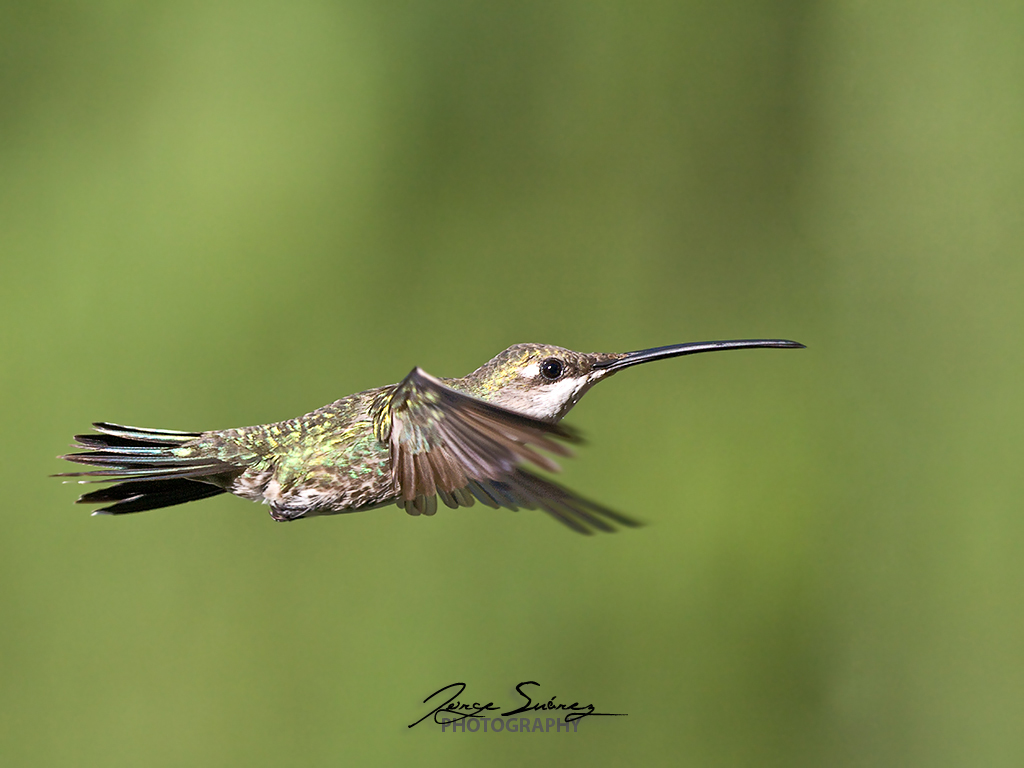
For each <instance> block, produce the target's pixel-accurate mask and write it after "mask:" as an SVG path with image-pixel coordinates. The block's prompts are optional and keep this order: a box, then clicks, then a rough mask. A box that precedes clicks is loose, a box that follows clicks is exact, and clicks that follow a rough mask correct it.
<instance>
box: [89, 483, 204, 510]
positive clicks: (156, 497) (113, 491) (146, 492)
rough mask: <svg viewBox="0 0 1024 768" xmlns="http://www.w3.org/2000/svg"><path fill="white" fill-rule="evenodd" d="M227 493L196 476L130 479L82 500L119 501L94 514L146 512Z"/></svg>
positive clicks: (91, 502) (98, 502) (94, 501)
mask: <svg viewBox="0 0 1024 768" xmlns="http://www.w3.org/2000/svg"><path fill="white" fill-rule="evenodd" d="M220 493H224V489H223V488H218V487H217V486H216V485H210V484H209V483H201V482H197V481H195V480H182V479H180V478H179V479H175V480H129V481H128V482H126V483H118V484H117V485H113V486H111V487H110V488H102V489H100V490H98V491H93V492H92V493H86V494H83V495H82V496H81V497H80V498H79V499H78V502H77V503H79V504H102V503H105V502H108V501H113V502H115V503H114V504H111V505H110V506H109V507H103V508H102V509H97V510H96V511H95V512H93V514H94V515H125V514H128V513H129V512H144V511H146V510H147V509H159V508H160V507H173V506H174V505H175V504H184V503H185V502H186V501H198V500H199V499H207V498H209V497H210V496H216V495H217V494H220Z"/></svg>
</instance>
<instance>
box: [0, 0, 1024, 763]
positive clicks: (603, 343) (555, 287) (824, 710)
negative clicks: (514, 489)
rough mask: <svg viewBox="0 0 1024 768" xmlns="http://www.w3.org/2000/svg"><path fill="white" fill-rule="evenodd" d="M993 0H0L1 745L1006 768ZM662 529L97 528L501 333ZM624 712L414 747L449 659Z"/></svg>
mask: <svg viewBox="0 0 1024 768" xmlns="http://www.w3.org/2000/svg"><path fill="white" fill-rule="evenodd" d="M1022 34H1024V5H1022V4H1020V3H1019V2H1008V1H1006V2H989V3H984V4H971V3H967V2H951V1H948V2H947V1H943V0H932V2H927V3H925V2H916V3H915V2H905V1H904V2H899V1H898V2H835V1H833V2H810V1H809V0H805V1H804V2H800V1H799V0H774V1H771V0H761V1H760V2H755V1H749V2H708V1H705V2H699V1H697V0H691V1H690V2H677V3H665V2H652V3H642V4H633V3H626V2H580V1H576V2H572V1H562V2H552V1H551V0H547V1H546V2H519V3H514V4H513V3H506V4H484V3H469V2H458V1H456V0H445V1H442V2H433V3H411V2H406V3H401V2H341V3H329V2H314V1H312V0H300V1H298V2H292V3H287V4H285V3H279V4H276V3H267V2H247V3H231V2H212V3H211V2H207V3H194V2H173V3H172V2H152V3H147V4H141V5H140V4H130V3H119V2H93V3H82V2H57V1H49V2H48V1H46V0H43V1H42V2H36V3H32V4H29V3H3V4H2V5H0V61H2V66H0V259H2V262H0V270H2V271H0V277H2V279H0V322H2V327H3V332H2V334H0V393H2V397H3V401H2V402H3V408H2V411H0V428H2V434H3V437H4V442H3V448H2V449H0V450H2V452H3V453H2V465H0V466H2V472H3V487H4V489H5V493H6V499H5V503H4V510H5V512H4V515H3V531H4V532H3V536H2V538H0V579H2V583H3V588H2V591H0V627H2V629H0V763H2V764H3V765H10V766H16V765H17V766H22V765H25V766H35V765H40V766H65V765H66V766H84V765H89V766H92V765H98V766H139V765H145V766H177V765H203V766H206V765H209V766H236V765H237V766H264V765H265V766H281V765H309V766H321V765H323V766H329V765H342V764H365V765H373V764H377V765H452V764H456V765H458V764H476V765H481V764H487V765H495V766H502V765H509V766H511V765H522V764H525V763H526V761H534V762H537V763H541V764H543V763H547V764H551V763H553V762H554V761H555V760H557V761H559V764H566V765H571V764H588V765H621V764H624V763H626V762H630V763H632V764H635V765H692V766H752V765H765V766H798V765H799V766H803V765H806V766H821V765H829V766H908V765H922V766H923V765H927V766H980V765H984V766H1019V765H1021V764H1024V728H1022V727H1021V725H1022V721H1024V657H1022V654H1024V596H1022V589H1021V586H1022V578H1024V561H1022V558H1021V555H1020V553H1021V550H1022V545H1024V515H1022V513H1021V499H1022V497H1024V481H1022V474H1021V471H1020V468H1019V461H1020V456H1021V454H1022V449H1024V444H1022V443H1024V439H1022V436H1021V424H1022V416H1024V413H1022V410H1024V408H1022V405H1021V378H1022V374H1024V365H1022V362H1021V350H1020V342H1021V339H1022V334H1021V332H1020V331H1021V327H1022V323H1024V306H1022V303H1021V301H1020V294H1021V285H1022V278H1024V261H1022V258H1021V248H1020V244H1021V242H1022V237H1024V216H1022V211H1024V197H1022V193H1024V88H1022V87H1021V84H1022V82H1024V45H1022V44H1021V40H1022ZM745 337H746V338H749V337H782V338H794V339H797V340H798V341H801V342H804V343H805V344H807V345H808V347H809V349H808V350H806V351H801V352H778V351H749V352H734V353H729V354H723V355H706V356H701V357H696V358H688V359H684V360H673V361H669V362H665V363H660V364H657V365H650V366H645V367H643V368H638V369H634V370H631V371H629V372H628V373H626V374H623V375H621V376H619V377H616V378H615V379H614V381H612V382H610V383H607V384H602V385H601V386H600V387H598V388H597V389H596V390H594V391H593V392H592V393H591V394H590V395H588V396H587V398H586V399H585V401H584V402H583V403H582V404H581V405H580V406H579V407H578V408H577V409H576V410H575V411H574V412H573V413H572V414H571V416H570V418H569V421H570V422H571V423H572V424H573V425H575V426H576V427H578V428H580V429H581V430H583V431H584V433H585V434H586V435H587V436H588V437H589V438H590V441H589V444H588V445H587V446H586V447H584V448H583V449H582V450H581V452H580V456H579V459H578V460H576V461H572V462H570V463H569V465H568V466H567V467H566V471H565V472H564V473H563V478H564V482H566V483H567V484H568V485H569V486H571V487H573V488H576V489H578V490H580V491H582V492H584V493H586V494H588V495H591V496H593V497H595V498H597V499H600V500H602V501H604V502H606V503H608V504H610V505H612V506H614V507H616V508H618V509H621V510H623V511H626V512H629V513H632V514H636V515H638V516H641V517H643V518H644V519H645V520H647V521H648V522H649V523H650V525H649V526H648V527H646V528H643V529H640V530H636V531H627V532H623V533H620V534H617V535H614V536H604V535H602V536H595V537H591V538H584V537H577V536H574V535H573V534H571V533H570V532H568V531H566V530H565V529H563V528H562V527H561V526H559V525H557V524H556V523H554V522H552V521H550V520H549V519H546V518H545V517H544V516H543V515H542V514H540V513H530V512H521V513H519V514H513V513H509V512H501V513H498V512H493V511H491V510H486V509H480V508H479V507H477V508H474V509H472V510H463V511H458V512H453V511H449V510H446V509H445V510H442V511H441V513H440V514H438V515H437V517H436V518H434V519H413V518H410V517H408V516H406V515H405V514H403V513H402V512H401V511H400V510H398V509H396V508H394V507H391V508H388V509H385V510H381V511H376V512H370V513H366V514H360V515H353V516H350V517H345V518H326V519H318V520H313V521H309V522H302V523H296V524H293V525H278V524H275V523H273V522H272V521H271V520H270V518H269V517H268V515H267V514H266V508H261V507H259V506H256V505H253V504H250V503H247V502H244V501H241V500H239V499H235V498H231V497H220V498H217V499H213V500H208V501H205V502H201V503H198V504H195V505H189V506H187V507H179V508H176V509H170V510H164V511H158V512H151V513H146V514H142V515H138V516H133V517H130V518H122V519H110V518H90V517H89V516H88V514H87V512H88V510H87V509H85V508H81V507H74V506H72V501H73V499H74V498H75V496H76V491H77V489H76V488H75V487H71V486H64V485H61V484H60V483H59V482H58V481H56V480H52V479H48V478H47V477H46V476H47V475H48V474H49V473H52V472H58V471H62V470H64V469H67V468H68V467H66V466H63V465H62V463H61V462H58V461H56V460H55V459H54V458H53V457H54V455H55V454H58V453H62V452H64V450H65V449H66V447H67V445H68V443H69V440H70V438H71V436H72V435H73V434H74V433H76V432H82V431H84V430H85V429H86V428H87V426H88V424H89V422H90V421H93V420H100V419H105V420H112V421H119V422H123V423H129V424H138V425H143V426H154V427H164V428H172V429H200V430H201V429H216V428H224V427H233V426H241V425H245V424H254V423H260V422H267V421H274V420H278V419H283V418H288V417H291V416H295V415H298V414H300V413H304V412H306V411H308V410H311V409H313V408H316V407H318V406H320V405H322V404H324V403H326V402H329V401H331V400H334V399H336V398H337V397H340V396H342V395H345V394H348V393H351V392H355V391H358V390H362V389H365V388H368V387H372V386H377V385H381V384H385V383H388V382H393V381H397V380H398V379H400V378H401V377H402V376H404V375H405V374H406V373H407V372H408V371H409V369H410V368H411V367H412V366H414V365H420V366H423V367H424V368H425V369H426V370H428V371H430V372H432V373H434V374H436V375H441V376H458V375H462V374H465V373H467V372H469V371H470V370H472V369H474V368H475V367H477V366H478V365H479V364H481V363H483V362H484V361H485V360H487V359H489V358H490V357H491V356H493V355H494V354H496V353H497V352H498V351H500V350H501V349H503V348H504V347H506V346H508V345H509V344H512V343H516V342H523V341H538V342H547V343H554V344H560V345H563V346H567V347H571V348H574V349H580V350H585V351H597V350H601V351H626V350H632V349H637V348H642V347H647V346H655V345H662V344H668V343H672V342H680V341H687V340H703V339H720V338H745ZM522 680H536V681H538V682H540V683H541V685H542V687H541V689H540V690H541V692H542V695H548V696H550V695H557V696H558V697H559V700H566V699H576V698H579V699H580V700H585V701H593V702H594V703H595V704H597V705H598V706H599V707H600V708H601V709H604V710H605V711H612V712H626V713H628V714H629V717H628V718H607V719H603V720H590V721H586V722H585V723H584V724H583V725H582V726H581V727H580V731H579V732H578V733H577V734H576V735H566V734H565V733H562V734H559V735H555V734H543V735H542V734H529V735H528V734H487V735H483V734H476V735H472V734H468V735H463V734H455V735H452V734H450V733H448V734H441V733H439V732H437V731H436V730H434V729H432V728H431V727H430V726H427V725H422V726H419V727H417V728H415V729H412V730H409V729H407V728H406V727H405V726H406V725H407V724H408V723H410V722H412V721H413V720H415V719H416V718H418V717H420V716H421V715H422V714H424V713H425V712H426V711H427V709H428V708H427V707H424V706H423V705H422V704H420V702H421V701H422V699H423V698H424V697H426V696H427V695H428V694H429V693H431V692H432V691H434V690H436V689H437V688H440V687H441V686H443V685H446V684H448V683H452V682H455V681H465V682H466V683H467V684H468V685H469V690H468V695H467V697H466V698H471V699H473V698H479V699H483V700H495V701H496V702H498V703H499V704H503V705H511V704H513V703H514V702H515V701H516V697H515V695H514V693H513V691H512V688H513V686H514V685H515V684H516V683H518V682H520V681H522Z"/></svg>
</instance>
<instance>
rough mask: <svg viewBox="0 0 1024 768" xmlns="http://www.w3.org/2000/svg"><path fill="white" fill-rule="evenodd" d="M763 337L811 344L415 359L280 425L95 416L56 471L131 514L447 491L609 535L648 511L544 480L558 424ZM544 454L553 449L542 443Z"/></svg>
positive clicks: (428, 503)
mask: <svg viewBox="0 0 1024 768" xmlns="http://www.w3.org/2000/svg"><path fill="white" fill-rule="evenodd" d="M756 347H775V348H785V349H794V348H803V344H799V343H797V342H795V341H785V340H782V339H746V340H734V341H704V342H696V343H686V344H673V345H670V346H665V347H655V348H652V349H643V350H639V351H637V352H626V353H620V354H614V353H611V354H610V353H591V354H586V353H582V352H573V351H572V350H569V349H564V348H562V347H556V346H551V345H546V344H515V345H513V346H511V347H509V348H508V349H506V350H505V351H504V352H501V353H500V354H498V355H497V356H496V357H494V358H493V359H492V360H490V361H489V362H487V363H485V364H484V365H482V366H480V367H479V368H477V369H476V370H475V371H473V372H472V373H471V374H469V375H468V376H463V377H462V378H451V379H449V378H437V377H434V376H432V375H430V374H429V373H427V372H426V371H424V370H423V369H422V368H418V367H417V368H413V369H412V371H411V372H410V373H409V375H408V376H406V377H405V378H404V379H403V380H402V381H401V382H400V383H398V384H391V385H389V386H385V387H378V388H376V389H368V390H366V391H365V392H359V393H357V394H354V395H349V396H348V397H343V398H341V399H340V400H336V401H335V402H333V403H331V404H329V405H325V406H324V407H322V408H318V409H317V410H315V411H312V412H311V413H307V414H306V415H305V416H300V417H298V418H295V419H288V420H287V421H280V422H276V423H274V424H262V425H258V426H254V427H242V428H239V429H225V430H217V431H212V432H178V431H173V430H166V429H146V428H141V427H128V426H122V425H119V424H111V423H108V422H96V423H94V424H93V428H94V430H95V432H96V434H86V435H76V436H75V444H74V445H73V447H74V448H79V449H84V452H81V453H71V454H68V455H65V456H61V457H59V458H62V459H67V460H68V461H72V462H76V463H78V464H86V465H89V466H92V467H96V469H92V470H89V471H84V472H66V473H61V474H60V475H57V477H89V478H90V479H89V480H79V481H78V482H80V483H90V482H91V483H114V485H111V486H108V487H105V488H101V489H100V490H95V491H92V492H90V493H86V494H84V495H82V496H81V497H80V498H79V499H78V503H82V504H94V503H102V504H108V506H105V507H103V508H101V509H98V510H96V511H95V512H93V513H92V514H94V515H121V514H127V513H130V512H142V511H144V510H149V509H157V508H160V507H170V506H174V505H176V504H183V503H185V502H189V501H197V500H199V499H205V498H209V497H210V496H216V495H218V494H221V493H232V494H235V495H236V496H241V497H242V498H245V499H250V500H253V501H261V502H263V503H264V504H267V505H268V506H269V507H270V515H271V517H272V518H273V519H274V520H278V521H289V520H300V519H304V518H308V517H318V516H322V515H336V514H342V513H347V512H360V511H363V510H368V509H376V508H379V507H383V506H386V505H388V504H397V505H398V506H399V507H400V508H402V509H404V510H405V511H406V512H407V513H409V514H410V515H427V516H430V515H433V514H434V513H435V512H436V511H437V500H438V499H440V500H441V501H442V502H443V503H444V504H445V505H446V506H448V507H450V508H452V509H456V508H458V507H471V506H473V504H474V503H475V502H477V501H479V502H480V503H482V504H484V505H486V506H488V507H493V508H494V509H499V508H505V509H510V510H513V511H515V510H518V509H519V508H525V509H541V510H543V511H544V512H547V513H548V514H550V515H551V516H552V517H554V518H555V519H556V520H558V521H560V522H562V523H564V524H565V525H566V526H568V527H569V528H571V529H572V530H574V531H577V532H579V533H584V534H591V533H593V532H594V531H595V530H597V531H606V532H611V531H614V530H616V528H615V525H619V526H625V527H636V526H637V525H639V523H638V521H636V520H634V519H632V518H630V517H628V516H626V515H623V514H621V513H619V512H616V511H614V510H611V509H609V508H607V507H605V506H603V505H602V504H598V503H597V502H594V501H591V500H589V499H586V498H584V497H582V496H579V495H577V494H576V493H574V492H573V491H570V490H569V489H567V488H564V487H562V486H561V485H558V484H557V483H555V482H553V481H551V480H549V479H547V478H545V477H542V476H540V475H538V474H535V472H533V471H531V470H530V469H528V468H527V466H526V465H532V466H533V467H539V468H540V469H544V470H547V471H549V472H557V471H559V466H558V464H557V463H556V462H555V460H554V459H553V458H551V456H549V455H547V454H551V455H553V456H561V457H565V456H571V455H572V451H571V449H570V448H569V447H568V445H566V444H567V443H576V442H579V440H580V438H579V434H578V433H577V432H576V431H575V430H573V429H571V428H570V427H568V426H566V425H564V424H561V423H559V422H560V421H561V419H562V417H563V416H565V414H566V413H568V412H569V409H571V408H572V407H573V406H574V405H575V404H576V403H577V402H579V400H580V398H581V397H583V395H584V394H586V392H587V391H588V390H589V389H590V388H591V387H592V386H594V385H595V384H596V383H597V382H599V381H601V380H603V379H606V378H608V377H609V376H611V375H612V374H615V373H618V372H619V371H621V370H624V369H626V368H630V367H632V366H634V365H639V364H641V363H648V362H651V361H653V360H666V359H668V358H672V357H680V356H682V355H693V354H697V353H701V352H715V351H720V350H729V349H749V348H756ZM542 451H543V453H542Z"/></svg>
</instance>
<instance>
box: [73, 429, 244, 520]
mask: <svg viewBox="0 0 1024 768" xmlns="http://www.w3.org/2000/svg"><path fill="white" fill-rule="evenodd" d="M93 428H94V429H96V431H97V432H99V433H100V434H98V435H76V436H75V446H74V447H76V448H85V449H86V450H87V451H88V452H87V453H70V454H68V455H66V456H61V457H60V458H62V459H67V460H68V461H74V462H76V463H78V464H87V465H91V466H95V467H98V469H94V470H90V471H88V472H62V473H61V474H59V475H56V477H94V478H96V479H94V480H79V482H81V483H90V482H92V483H106V482H112V483H117V484H116V485H112V486H110V487H109V488H101V489H100V490H98V491H92V492H91V493H86V494H83V495H82V496H81V497H80V498H79V499H78V503H79V504H100V503H106V502H114V503H113V504H111V505H110V506H107V507H103V508H102V509H98V510H96V511H95V512H93V514H94V515H101V514H103V515H121V514H125V513H128V512H142V511H143V510H147V509H157V508H159V507H170V506H173V505H175V504H184V503H185V502H186V501H195V500H197V499H205V498H208V497H210V496H216V495H217V494H219V493H224V491H225V490H226V489H225V487H223V486H224V484H225V481H226V480H228V479H230V478H231V477H234V476H235V475H237V474H238V472H239V471H240V470H239V469H238V468H237V467H235V466H234V465H232V464H228V463H227V462H224V461H221V460H220V459H218V458H216V457H212V456H201V455H193V454H192V452H191V451H189V450H188V449H187V448H185V447H184V446H185V444H186V443H188V442H191V441H192V440H195V439H196V438H199V437H201V436H202V434H201V433H199V432H175V431H171V430H166V429H142V428H139V427H125V426H121V425H119V424H108V423H106V422H97V423H96V424H93Z"/></svg>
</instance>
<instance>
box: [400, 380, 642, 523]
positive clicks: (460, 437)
mask: <svg viewBox="0 0 1024 768" xmlns="http://www.w3.org/2000/svg"><path fill="white" fill-rule="evenodd" d="M382 414H387V417H389V420H390V423H389V424H386V423H382V424H381V427H382V428H381V439H387V440H389V442H390V446H391V460H392V472H393V473H394V477H395V482H396V485H397V486H398V489H399V494H400V495H399V501H398V504H399V506H401V507H403V508H404V509H405V510H406V512H408V513H409V514H413V515H419V514H426V515H432V514H434V512H436V511H437V496H440V497H441V500H442V501H443V502H444V503H445V504H446V505H448V506H449V507H451V508H453V509H454V508H456V507H459V506H465V507H469V506H472V505H473V503H474V500H479V501H480V502H482V503H483V504H486V505H487V506H490V507H493V508H495V509H497V508H499V507H504V508H506V509H512V510H515V509H518V508H519V507H525V508H527V509H538V508H539V509H543V510H544V511H545V512H547V513H549V514H550V515H552V516H554V517H555V518H556V519H558V520H560V521H561V522H563V523H565V524H566V525H567V526H569V527H570V528H572V529H573V530H575V531H578V532H580V533H588V534H589V533H592V532H593V530H592V529H594V528H596V529H598V530H602V531H613V530H615V529H614V528H613V527H612V525H611V524H610V523H609V521H613V522H616V523H619V524H620V525H626V526H635V525H638V523H637V522H636V521H634V520H631V519H630V518H628V517H625V516H624V515H621V514H619V513H617V512H614V511H612V510H610V509H608V508H606V507H603V506H601V505H600V504H597V503H596V502H593V501H590V500H588V499H584V498H582V497H581V496H577V495H576V494H574V493H573V492H572V491H570V490H568V489H567V488H563V487H562V486H560V485H557V484H556V483H553V482H551V481H550V480H546V479H544V478H541V477H538V476H537V475H534V474H533V473H531V472H528V471H526V470H524V469H522V468H520V466H519V465H520V464H522V463H525V462H529V463H531V464H535V465H536V466H538V467H541V468H542V469H546V470H548V471H551V472H557V471H558V470H559V467H558V464H556V463H555V462H554V461H553V460H552V459H551V458H549V457H548V456H545V455H544V454H541V453H538V452H537V450H536V449H537V448H541V449H543V450H545V451H548V452H549V453H553V454H556V455H558V456H571V455H572V452H571V451H570V450H569V448H567V447H566V446H565V445H563V444H562V443H559V442H556V441H555V439H556V438H557V439H559V440H564V441H567V442H575V441H577V440H579V437H578V436H577V434H576V433H575V432H574V431H572V430H571V429H569V428H568V427H565V426H563V425H561V424H551V423H548V422H546V421H540V420H538V419H534V418H531V417H529V416H525V415H523V414H520V413H515V412H514V411H510V410H507V409H505V408H500V407H498V406H495V405H492V404H490V403H487V402H485V401H483V400H479V399H477V398H475V397H471V396H469V395H465V394H463V393H461V392H457V391H456V390H454V389H452V388H451V387H448V386H445V385H444V384H443V383H442V382H441V381H440V380H439V379H436V378H434V377H433V376H431V375H430V374H428V373H426V372H425V371H423V370H422V369H420V368H414V369H413V371H412V373H410V374H409V375H408V376H406V377H405V379H404V380H403V381H402V383H401V384H399V385H398V386H397V387H396V388H395V390H394V391H393V392H392V393H391V397H390V401H389V403H388V407H386V408H384V409H383V410H382ZM387 427H390V432H389V433H388V430H387Z"/></svg>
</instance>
